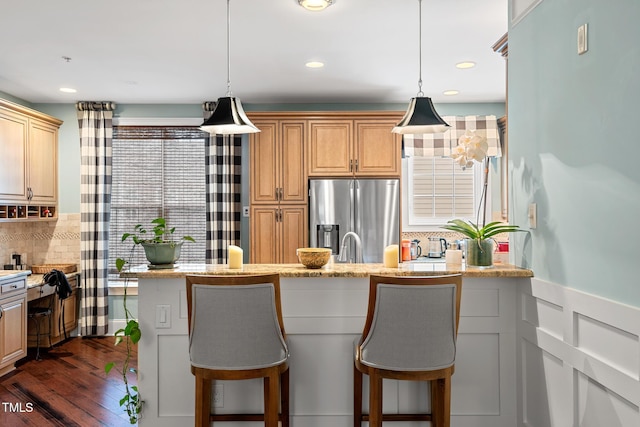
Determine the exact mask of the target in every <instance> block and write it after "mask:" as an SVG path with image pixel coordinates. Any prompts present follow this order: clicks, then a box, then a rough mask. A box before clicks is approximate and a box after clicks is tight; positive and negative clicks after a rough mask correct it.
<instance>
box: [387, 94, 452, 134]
mask: <svg viewBox="0 0 640 427" xmlns="http://www.w3.org/2000/svg"><path fill="white" fill-rule="evenodd" d="M447 128H449V125H448V124H447V122H445V121H444V120H443V119H442V117H440V115H439V114H438V113H437V112H436V109H435V108H434V107H433V102H431V98H427V97H424V96H419V97H416V98H411V102H409V108H407V112H406V113H405V114H404V117H403V118H402V120H400V122H399V123H398V124H397V125H396V126H395V127H394V128H393V130H391V132H393V133H400V134H416V133H417V134H421V133H441V132H444V131H446V130H447Z"/></svg>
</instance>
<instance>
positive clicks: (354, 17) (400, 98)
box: [0, 0, 507, 104]
mask: <svg viewBox="0 0 640 427" xmlns="http://www.w3.org/2000/svg"><path fill="white" fill-rule="evenodd" d="M422 8H423V20H422V21H423V22H422V36H423V43H422V44H423V49H422V50H423V55H422V56H423V58H422V68H423V69H422V77H423V81H424V83H423V91H424V93H425V96H430V97H431V98H433V100H434V101H435V102H502V101H504V99H505V64H504V59H503V58H502V57H501V56H500V55H499V54H497V53H495V52H493V50H492V49H491V46H492V45H493V44H494V43H495V42H496V41H497V40H498V39H499V38H500V37H501V36H502V35H503V34H504V33H505V32H506V31H507V0H424V1H423V6H422ZM0 40H2V42H1V43H0V91H3V92H6V93H9V94H11V95H13V96H16V97H19V98H22V99H25V100H27V101H30V102H33V103H70V102H75V101H78V100H105V101H106V100H109V101H115V102H116V103H151V104H153V103H162V104H192V103H201V102H202V101H205V100H215V99H217V98H218V97H220V96H224V95H225V94H226V91H227V89H226V74H227V65H226V1H225V0H111V1H97V0H56V1H50V0H39V1H38V0H35V1H34V0H14V1H7V2H3V5H2V10H1V12H0ZM63 57H70V58H71V60H70V61H69V62H66V61H65V60H64V59H63ZM310 60H318V61H323V62H324V63H325V64H326V66H325V67H324V68H322V69H308V68H306V67H305V66H304V64H305V63H306V62H307V61H310ZM460 61H474V62H476V63H477V66H476V67H475V68H473V69H470V70H458V69H456V68H455V64H456V63H457V62H460ZM417 82H418V1H417V0H337V1H336V3H335V4H334V5H333V6H331V7H329V8H328V9H326V10H325V11H323V12H309V11H306V10H304V9H303V8H301V7H300V6H298V3H297V0H270V1H266V0H231V89H232V92H233V95H235V96H237V97H239V98H241V99H242V101H243V103H396V102H397V103H405V102H407V101H408V100H409V98H411V97H413V96H415V95H416V93H417V92H418V83H417ZM63 86H66V87H73V88H75V89H77V93H75V94H65V93H62V92H60V91H59V90H58V89H59V88H60V87H63ZM448 89H457V90H459V91H460V94H459V95H457V96H444V95H443V94H442V92H443V91H445V90H448Z"/></svg>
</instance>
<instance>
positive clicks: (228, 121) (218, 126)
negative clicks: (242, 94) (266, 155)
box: [200, 0, 260, 135]
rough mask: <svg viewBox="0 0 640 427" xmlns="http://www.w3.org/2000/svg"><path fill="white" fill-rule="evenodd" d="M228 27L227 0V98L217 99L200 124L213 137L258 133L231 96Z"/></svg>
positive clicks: (237, 99)
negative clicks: (209, 112) (209, 115)
mask: <svg viewBox="0 0 640 427" xmlns="http://www.w3.org/2000/svg"><path fill="white" fill-rule="evenodd" d="M230 27H231V15H230V13H229V0H227V96H224V97H222V98H218V102H216V107H215V109H214V110H213V113H211V117H209V118H208V119H207V120H205V121H204V123H202V126H200V129H202V130H203V131H205V132H209V133H211V134H215V135H238V134H243V133H257V132H260V129H258V128H257V127H255V125H254V124H253V123H251V120H249V118H248V117H247V115H246V114H245V113H244V109H243V108H242V103H241V102H240V99H239V98H236V97H235V96H231V77H230V76H231V60H230V55H229V52H230V30H229V28H230Z"/></svg>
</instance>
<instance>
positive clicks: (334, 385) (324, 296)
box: [138, 276, 529, 427]
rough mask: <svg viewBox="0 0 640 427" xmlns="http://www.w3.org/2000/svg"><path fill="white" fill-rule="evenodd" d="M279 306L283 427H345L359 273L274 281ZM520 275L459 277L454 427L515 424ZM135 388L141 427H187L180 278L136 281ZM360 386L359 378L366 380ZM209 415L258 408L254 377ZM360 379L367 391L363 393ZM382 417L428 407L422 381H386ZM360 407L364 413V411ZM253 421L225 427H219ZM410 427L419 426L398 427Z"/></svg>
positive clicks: (359, 314)
mask: <svg viewBox="0 0 640 427" xmlns="http://www.w3.org/2000/svg"><path fill="white" fill-rule="evenodd" d="M280 280H281V288H282V309H283V317H284V323H285V329H286V332H287V336H288V340H289V345H290V350H291V361H290V371H291V372H290V375H291V402H290V403H291V404H290V410H291V425H292V426H301V427H316V426H317V427H326V426H332V427H351V426H352V425H353V422H352V413H353V403H352V401H353V398H352V391H353V385H352V366H353V355H352V352H353V340H354V339H355V338H356V337H357V336H358V334H359V333H360V332H361V331H362V327H363V325H364V320H365V316H366V310H367V300H368V286H369V281H368V278H366V277H355V278H351V277H328V278H307V277H281V279H280ZM521 281H529V279H528V278H507V277H487V278H475V277H474V278H464V279H463V294H462V308H461V320H460V328H459V337H458V340H459V346H458V353H457V361H456V373H455V375H454V376H453V381H452V382H453V390H452V426H453V427H467V426H469V427H471V426H473V427H483V426H486V427H502V426H503V427H512V426H514V425H515V424H516V412H515V410H516V388H515V383H516V380H515V352H514V348H515V311H514V307H515V302H516V301H515V295H516V288H517V286H518V285H519V283H520V282H521ZM158 305H168V306H170V316H171V324H170V327H169V328H157V327H156V310H157V306H158ZM139 321H140V324H141V328H142V331H143V336H142V339H141V341H140V343H139V354H138V366H139V373H140V381H139V388H140V391H141V395H142V398H143V400H144V401H145V407H144V416H143V418H142V419H141V420H140V422H139V425H140V426H141V427H148V426H153V427H165V426H166V427H174V426H176V425H193V412H194V401H193V399H194V378H193V375H192V374H191V371H190V367H189V366H190V365H189V356H188V339H187V316H186V300H185V280H184V278H175V277H172V278H166V279H163V278H155V277H152V278H145V277H144V276H140V277H139ZM365 381H366V377H365ZM222 383H223V385H224V398H223V406H222V407H216V408H214V411H216V412H221V413H224V412H235V411H242V412H257V411H261V410H262V383H261V380H249V381H241V382H222ZM366 390H367V389H366V382H365V392H366ZM384 393H385V394H384V409H385V411H388V412H398V411H406V410H412V411H413V410H428V409H429V406H428V403H427V402H428V388H427V386H426V384H419V383H408V382H397V381H387V380H385V391H384ZM367 406H368V405H367V403H366V402H365V408H366V407H367ZM252 425H256V426H257V425H260V423H253V424H252V423H248V424H247V423H225V426H229V427H235V426H245V427H246V426H248V427H251V426H252ZM402 425H403V427H414V426H415V427H418V426H421V425H424V423H422V424H420V423H411V422H408V423H403V424H402Z"/></svg>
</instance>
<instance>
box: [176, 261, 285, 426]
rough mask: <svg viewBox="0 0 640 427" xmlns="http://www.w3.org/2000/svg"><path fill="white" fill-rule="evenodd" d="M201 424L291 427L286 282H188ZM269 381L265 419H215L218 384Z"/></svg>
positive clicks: (196, 278)
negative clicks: (283, 292)
mask: <svg viewBox="0 0 640 427" xmlns="http://www.w3.org/2000/svg"><path fill="white" fill-rule="evenodd" d="M186 283H187V310H188V316H189V317H188V319H189V321H188V324H189V356H190V358H191V373H192V374H193V375H195V377H196V404H195V412H196V422H195V425H196V426H198V427H208V426H210V423H211V422H212V421H214V422H215V421H263V420H264V425H265V426H267V427H276V426H277V425H278V421H280V422H281V423H282V426H283V427H288V426H289V365H288V359H289V349H288V347H287V343H286V339H285V337H286V335H285V332H284V324H283V321H282V309H281V305H280V277H279V275H277V274H272V275H245V276H200V275H188V276H186ZM250 378H263V379H264V413H263V414H212V413H211V387H212V386H213V382H214V380H245V379H250Z"/></svg>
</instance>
